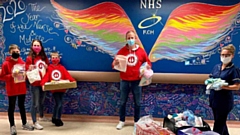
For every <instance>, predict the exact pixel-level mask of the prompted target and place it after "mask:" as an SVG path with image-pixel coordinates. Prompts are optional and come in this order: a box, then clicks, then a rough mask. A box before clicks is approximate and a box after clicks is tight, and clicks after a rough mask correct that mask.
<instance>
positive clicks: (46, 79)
mask: <svg viewBox="0 0 240 135" xmlns="http://www.w3.org/2000/svg"><path fill="white" fill-rule="evenodd" d="M46 82H50V73H49V72H47V73H46V74H45V75H44V77H43V78H42V80H41V83H40V85H41V86H42V90H44V85H45V83H46Z"/></svg>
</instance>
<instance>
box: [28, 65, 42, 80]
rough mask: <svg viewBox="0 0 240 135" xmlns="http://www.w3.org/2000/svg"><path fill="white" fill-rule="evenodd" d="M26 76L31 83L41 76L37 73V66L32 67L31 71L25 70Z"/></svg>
mask: <svg viewBox="0 0 240 135" xmlns="http://www.w3.org/2000/svg"><path fill="white" fill-rule="evenodd" d="M27 78H28V80H29V82H30V83H31V84H32V83H34V82H35V81H40V80H41V76H40V74H39V70H38V68H34V69H33V70H31V71H27Z"/></svg>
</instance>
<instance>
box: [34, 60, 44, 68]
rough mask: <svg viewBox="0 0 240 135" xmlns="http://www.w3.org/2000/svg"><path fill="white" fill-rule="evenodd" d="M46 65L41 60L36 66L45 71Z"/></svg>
mask: <svg viewBox="0 0 240 135" xmlns="http://www.w3.org/2000/svg"><path fill="white" fill-rule="evenodd" d="M44 65H46V63H45V62H44V61H42V60H39V61H37V62H36V66H37V67H38V69H40V70H41V69H43V68H44Z"/></svg>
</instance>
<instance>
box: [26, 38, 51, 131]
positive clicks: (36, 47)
mask: <svg viewBox="0 0 240 135" xmlns="http://www.w3.org/2000/svg"><path fill="white" fill-rule="evenodd" d="M48 65H49V60H48V58H47V56H46V54H45V51H44V47H43V45H42V42H41V41H40V40H33V41H32V44H31V48H30V52H29V55H28V57H27V59H26V70H32V69H34V68H38V69H39V72H40V76H41V77H43V76H44V74H45V72H46V69H47V66H48ZM40 83H41V81H35V82H33V83H32V84H30V91H31V95H32V107H31V116H32V120H33V126H34V128H35V129H38V130H42V129H43V126H41V125H40V124H39V123H38V122H37V119H36V114H37V112H38V111H39V115H40V118H39V120H42V121H47V118H45V117H44V114H43V109H44V107H43V103H44V100H45V96H46V92H44V91H43V90H42V86H41V85H40Z"/></svg>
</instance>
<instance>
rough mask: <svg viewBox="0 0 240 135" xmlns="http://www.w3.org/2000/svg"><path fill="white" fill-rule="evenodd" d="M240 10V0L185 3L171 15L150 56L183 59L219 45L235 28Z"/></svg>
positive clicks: (180, 60)
mask: <svg viewBox="0 0 240 135" xmlns="http://www.w3.org/2000/svg"><path fill="white" fill-rule="evenodd" d="M239 11H240V3H239V4H236V5H233V6H216V5H210V4H204V3H197V2H194V3H188V4H184V5H181V6H180V7H178V8H176V9H175V10H174V11H173V12H172V13H171V15H170V16H169V18H168V20H167V22H166V25H165V26H164V28H163V30H162V32H161V34H160V35H159V37H158V38H157V40H156V42H155V44H154V46H153V48H152V50H151V52H150V54H149V58H150V60H151V61H152V62H156V61H158V60H160V59H168V60H173V61H177V62H182V61H185V60H187V59H189V58H191V57H196V56H197V55H200V54H204V53H206V52H207V51H211V50H213V49H216V47H217V45H219V43H220V42H221V41H222V40H223V39H225V38H226V36H227V35H229V33H231V32H232V31H233V27H234V25H235V23H236V20H237V19H239V17H240V14H239Z"/></svg>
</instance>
